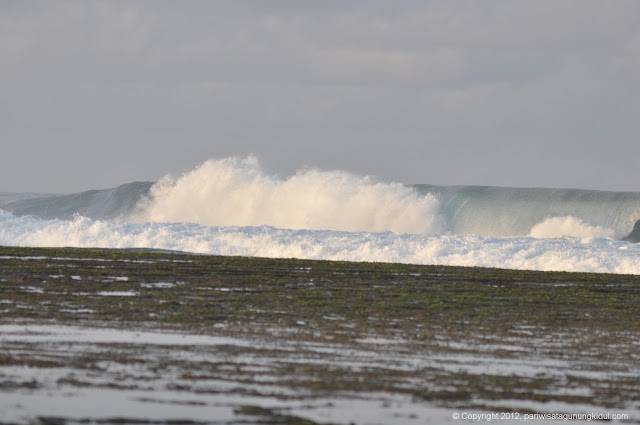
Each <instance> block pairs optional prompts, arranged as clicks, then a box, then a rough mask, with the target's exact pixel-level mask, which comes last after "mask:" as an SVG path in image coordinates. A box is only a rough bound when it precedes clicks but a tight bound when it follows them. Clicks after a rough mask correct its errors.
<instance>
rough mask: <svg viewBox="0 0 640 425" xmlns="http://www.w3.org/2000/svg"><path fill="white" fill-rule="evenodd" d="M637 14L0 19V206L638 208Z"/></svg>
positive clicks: (537, 10)
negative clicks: (586, 194) (28, 198)
mask: <svg viewBox="0 0 640 425" xmlns="http://www.w3.org/2000/svg"><path fill="white" fill-rule="evenodd" d="M639 21H640V1H636V0H629V1H616V0H612V1H601V0H595V1H592V0H574V1H568V0H550V1H540V0H537V1H514V0H505V1H502V0H496V1H449V0H448V1H415V2H414V1H371V0H366V1H365V0H362V1H344V0H343V1H335V2H333V1H318V0H314V1H300V0H291V1H269V0H256V1H246V0H245V1H202V2H197V1H189V2H179V1H172V2H168V1H148V2H133V1H122V2H108V1H101V2H89V1H77V2H64V1H55V2H54V1H41V2H24V1H14V2H11V1H3V2H0V74H1V78H0V147H1V149H0V191H37V192H74V191H80V190H86V189H92V188H105V187H113V186H117V185H119V184H122V183H127V182H130V181H134V180H157V179H159V178H161V177H162V176H163V175H165V174H166V173H168V172H173V173H177V172H181V171H186V170H189V169H192V168H193V167H195V166H196V165H198V164H200V163H202V162H204V161H205V160H206V159H209V158H223V157H227V156H232V155H247V154H251V153H252V154H255V155H256V156H257V157H258V158H259V159H260V160H261V162H262V163H263V165H264V167H265V168H266V169H267V170H269V171H271V172H273V173H277V174H280V175H282V176H286V175H288V174H291V173H293V172H295V170H297V169H299V168H303V167H317V168H320V169H325V170H326V169H342V170H348V171H351V172H354V173H357V174H367V175H373V176H376V177H377V178H379V179H380V180H383V181H399V182H405V183H432V184H447V185H451V184H469V185H500V186H546V187H577V188H594V189H610V190H621V191H622V190H627V191H640V178H639V177H640V82H639V81H638V78H639V76H640V25H638V22H639Z"/></svg>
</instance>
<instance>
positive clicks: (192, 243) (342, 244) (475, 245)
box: [0, 212, 640, 274]
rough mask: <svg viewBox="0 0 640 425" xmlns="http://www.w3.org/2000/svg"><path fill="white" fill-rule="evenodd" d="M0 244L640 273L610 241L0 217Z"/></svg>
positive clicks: (628, 250) (622, 245)
mask: <svg viewBox="0 0 640 425" xmlns="http://www.w3.org/2000/svg"><path fill="white" fill-rule="evenodd" d="M0 244H1V245H14V246H16V245H17V246H76V247H105V248H156V249H168V250H179V251H188V252H196V253H205V254H219V255H241V256H260V257H274V258H290V257H296V258H307V259H324V260H349V261H376V262H397V263H414V264H441V265H458V266H483V267H501V268H509V269H529V270H564V271H584V272H609V273H631V274H640V261H638V258H640V244H630V243H627V242H623V241H617V240H614V239H609V238H576V237H562V238H552V239H535V238H531V237H517V238H492V237H481V236H463V235H436V234H407V233H394V232H380V233H372V232H344V231H329V230H287V229H278V228H275V227H271V226H244V227H239V226H205V225H201V224H195V223H159V222H149V223H128V222H125V223H117V222H115V221H101V220H92V219H88V218H84V217H76V218H75V219H73V220H42V219H37V218H32V217H16V216H14V215H12V214H10V213H7V212H0Z"/></svg>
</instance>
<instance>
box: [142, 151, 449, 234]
mask: <svg viewBox="0 0 640 425" xmlns="http://www.w3.org/2000/svg"><path fill="white" fill-rule="evenodd" d="M131 218H132V219H134V220H136V221H155V222H193V223H199V224H205V225H212V226H232V225H237V226H259V225H269V226H275V227H278V228H285V229H315V230H321V229H330V230H338V231H350V232H358V231H368V232H384V231H393V232H401V233H434V232H441V231H442V230H443V229H442V226H441V224H440V218H439V202H438V200H437V199H436V198H435V197H434V196H433V195H431V194H420V193H418V192H417V191H416V190H415V189H412V188H410V187H407V186H405V185H403V184H399V183H379V182H375V181H373V179H371V178H370V177H359V176H355V175H353V174H350V173H347V172H344V171H318V170H313V169H311V170H302V171H299V172H297V173H296V174H295V175H293V176H290V177H288V178H284V179H282V178H279V177H277V176H273V175H269V174H267V173H265V172H264V171H263V170H262V168H261V167H260V164H259V162H258V160H257V159H256V158H255V157H252V156H250V157H248V158H244V159H242V158H227V159H221V160H209V161H206V162H205V163H203V164H202V165H200V166H199V167H197V168H196V169H194V170H192V171H190V172H187V173H185V174H183V175H182V176H180V177H178V178H172V177H165V178H164V179H162V180H161V181H160V182H158V183H156V184H155V185H153V186H152V187H151V190H150V194H149V196H148V197H147V198H146V199H144V200H143V201H142V202H141V203H140V204H139V210H138V211H137V212H136V213H135V214H134V215H132V217H131Z"/></svg>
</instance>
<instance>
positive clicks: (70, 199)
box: [0, 157, 640, 274]
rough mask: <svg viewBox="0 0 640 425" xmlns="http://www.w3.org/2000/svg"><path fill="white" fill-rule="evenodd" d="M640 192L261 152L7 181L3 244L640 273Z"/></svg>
mask: <svg viewBox="0 0 640 425" xmlns="http://www.w3.org/2000/svg"><path fill="white" fill-rule="evenodd" d="M639 219H640V193H637V192H608V191H593V190H579V189H552V188H506V187H488V186H435V185H428V184H401V183H387V182H381V181H379V180H376V179H374V178H372V177H362V176H357V175H354V174H351V173H348V172H344V171H321V170H317V169H302V170H300V171H298V172H297V173H296V174H295V175H292V176H288V177H280V176H277V175H273V174H269V173H268V172H266V171H264V170H263V169H262V168H261V166H260V164H259V161H258V160H257V159H256V158H254V157H247V158H237V157H234V158H226V159H219V160H209V161H206V162H204V163H203V164H201V165H200V166H198V167H196V168H195V169H193V170H191V171H189V172H186V173H184V174H182V175H179V176H167V177H165V178H163V179H162V180H160V181H158V182H132V183H127V184H124V185H121V186H119V187H116V188H113V189H103V190H91V191H86V192H82V193H75V194H64V195H59V194H58V195H51V194H48V195H41V194H33V193H0V245H8V246H33V247H35V246H51V247H61V246H69V247H101V248H147V249H162V250H175V251H186V252H192V253H203V254H218V255H241V256H261V257H274V258H290V257H295V258H305V259H325V260H348V261H371V262H395V263H413V264H438V265H457V266H482V267H499V268H508V269H527V270H556V271H580V272H597V273H605V272H606V273H624V274H640V244H635V243H631V242H627V241H624V240H622V239H623V238H624V237H625V236H627V235H628V234H629V233H630V232H631V230H632V229H633V227H634V224H635V223H636V221H637V220H639Z"/></svg>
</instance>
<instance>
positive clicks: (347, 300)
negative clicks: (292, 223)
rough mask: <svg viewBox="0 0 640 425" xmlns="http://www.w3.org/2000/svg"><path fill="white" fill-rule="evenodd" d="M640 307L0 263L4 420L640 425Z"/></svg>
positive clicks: (545, 279)
mask: <svg viewBox="0 0 640 425" xmlns="http://www.w3.org/2000/svg"><path fill="white" fill-rule="evenodd" d="M639 305H640V276H629V275H605V274H579V273H559V272H529V271H514V270H501V269H482V268H461V267H441V266H417V265H402V264H381V263H349V262H328V261H309V260H293V259H278V260H275V259H263V258H245V257H220V256H201V255H187V254H178V253H157V252H141V251H115V250H90V249H57V248H56V249H46V248H16V247H0V347H1V348H2V349H1V350H0V423H25V424H27V423H29V424H31V423H42V424H66V423H103V424H112V423H113V424H115V423H118V424H120V423H138V424H167V423H172V424H177V423H185V424H186V423H189V424H313V423H336V424H350V423H355V424H424V423H443V422H450V423H456V422H463V423H464V422H471V421H472V419H476V421H478V420H480V419H479V418H480V416H477V417H474V416H472V415H483V414H484V415H485V416H484V419H483V422H498V423H512V422H513V423H520V422H524V421H526V422H528V423H548V420H546V419H545V417H543V416H541V415H543V414H550V415H557V416H555V417H554V418H555V419H558V420H561V421H562V420H563V417H562V415H569V414H581V415H596V416H597V415H603V416H602V417H603V418H606V417H607V415H609V416H608V417H609V418H610V419H613V422H621V423H622V422H631V423H640V380H638V376H640V314H638V306H639ZM488 415H491V417H489V416H488ZM536 415H537V416H536ZM616 415H621V416H616ZM625 415H626V417H625ZM592 418H593V419H597V418H596V417H595V416H593V417H592ZM571 422H572V423H581V422H584V423H587V422H590V420H589V419H588V418H587V417H586V416H582V417H581V419H579V420H575V421H573V420H572V421H571Z"/></svg>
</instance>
